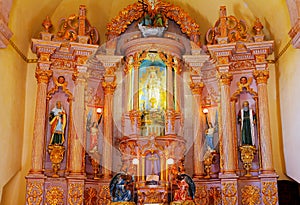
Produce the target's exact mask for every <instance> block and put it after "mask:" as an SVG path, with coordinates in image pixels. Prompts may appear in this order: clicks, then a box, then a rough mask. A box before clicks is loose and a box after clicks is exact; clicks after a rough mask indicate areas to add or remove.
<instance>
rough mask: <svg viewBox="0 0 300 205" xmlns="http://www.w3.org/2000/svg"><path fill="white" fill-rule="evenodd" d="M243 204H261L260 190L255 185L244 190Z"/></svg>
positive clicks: (246, 186)
mask: <svg viewBox="0 0 300 205" xmlns="http://www.w3.org/2000/svg"><path fill="white" fill-rule="evenodd" d="M241 191H242V204H243V205H257V204H260V195H259V194H260V193H259V192H260V190H259V188H258V187H257V186H254V185H245V186H244V187H243V188H242V190H241Z"/></svg>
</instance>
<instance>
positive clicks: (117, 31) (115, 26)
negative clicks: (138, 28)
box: [106, 0, 200, 45]
mask: <svg viewBox="0 0 300 205" xmlns="http://www.w3.org/2000/svg"><path fill="white" fill-rule="evenodd" d="M147 4H148V6H150V5H149V3H147ZM153 10H155V11H159V12H160V13H162V14H163V15H164V16H165V17H166V18H169V19H171V20H173V21H174V22H176V24H178V25H179V26H180V30H181V32H182V33H184V34H186V35H187V36H188V37H189V38H190V40H191V41H193V42H195V43H196V44H198V45H199V44H200V31H199V25H198V24H197V23H196V22H195V21H194V20H193V19H192V18H191V17H190V16H189V15H188V13H186V12H185V11H184V10H183V9H181V8H180V7H178V6H174V5H173V4H170V3H168V2H163V0H157V2H156V3H155V8H154V9H153ZM144 12H145V8H144V4H142V3H141V2H140V1H139V2H136V3H134V4H131V5H129V6H127V7H126V8H124V9H123V10H122V11H120V13H119V15H118V16H117V17H115V18H114V19H112V21H111V22H110V23H108V24H107V26H106V27H107V33H106V36H107V39H108V40H111V39H113V38H116V37H118V36H119V35H121V34H122V33H123V32H125V31H126V29H127V28H128V26H129V25H130V24H132V22H133V21H135V20H139V19H141V18H142V17H143V15H144Z"/></svg>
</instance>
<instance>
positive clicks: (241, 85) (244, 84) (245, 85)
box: [237, 76, 252, 92]
mask: <svg viewBox="0 0 300 205" xmlns="http://www.w3.org/2000/svg"><path fill="white" fill-rule="evenodd" d="M251 83H252V78H249V79H248V78H247V77H246V76H242V77H241V78H240V81H239V82H237V86H238V90H240V91H241V92H242V91H243V90H246V91H250V84H251Z"/></svg>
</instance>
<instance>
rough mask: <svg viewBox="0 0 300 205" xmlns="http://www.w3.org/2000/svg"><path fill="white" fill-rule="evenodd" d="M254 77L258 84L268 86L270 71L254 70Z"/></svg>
mask: <svg viewBox="0 0 300 205" xmlns="http://www.w3.org/2000/svg"><path fill="white" fill-rule="evenodd" d="M253 76H254V78H255V80H256V83H257V84H262V83H264V84H266V83H267V81H268V78H269V71H268V70H254V71H253Z"/></svg>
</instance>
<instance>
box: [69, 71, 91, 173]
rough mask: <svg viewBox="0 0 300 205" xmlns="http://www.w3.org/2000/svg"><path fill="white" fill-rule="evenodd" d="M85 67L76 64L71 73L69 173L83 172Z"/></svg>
mask: <svg viewBox="0 0 300 205" xmlns="http://www.w3.org/2000/svg"><path fill="white" fill-rule="evenodd" d="M87 76H88V74H87V68H86V67H85V66H77V72H76V73H75V74H74V75H73V80H74V81H75V91H74V103H73V105H72V103H70V106H72V109H71V110H72V113H70V119H71V122H70V126H71V130H72V131H71V135H70V136H71V139H70V143H69V146H70V147H69V149H70V153H69V154H70V159H69V160H70V162H69V171H70V175H82V174H83V172H84V148H85V123H84V121H85V120H84V117H85V113H84V110H85V107H84V96H85V94H84V92H85V88H86V83H87V82H86V79H87Z"/></svg>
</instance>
